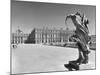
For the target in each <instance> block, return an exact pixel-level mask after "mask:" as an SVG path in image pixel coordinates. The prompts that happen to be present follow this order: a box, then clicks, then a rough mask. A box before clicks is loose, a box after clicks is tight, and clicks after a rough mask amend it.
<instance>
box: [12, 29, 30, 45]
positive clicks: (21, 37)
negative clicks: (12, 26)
mask: <svg viewBox="0 0 100 75" xmlns="http://www.w3.org/2000/svg"><path fill="white" fill-rule="evenodd" d="M28 35H29V34H25V33H23V32H22V31H21V30H20V29H18V30H16V32H15V33H12V34H11V44H23V43H24V42H25V40H26V39H27V37H28Z"/></svg>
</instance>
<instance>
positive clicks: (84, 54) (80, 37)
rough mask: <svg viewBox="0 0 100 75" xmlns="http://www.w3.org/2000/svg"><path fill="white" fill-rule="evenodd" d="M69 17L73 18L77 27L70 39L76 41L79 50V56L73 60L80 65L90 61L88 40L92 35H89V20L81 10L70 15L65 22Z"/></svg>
mask: <svg viewBox="0 0 100 75" xmlns="http://www.w3.org/2000/svg"><path fill="white" fill-rule="evenodd" d="M68 18H70V19H72V22H73V24H74V25H75V27H76V30H75V34H74V35H73V36H71V37H70V39H72V40H74V41H76V44H77V46H78V50H79V58H78V59H77V60H76V61H73V62H75V63H78V64H79V65H80V64H86V63H88V54H89V53H90V51H89V49H88V42H89V41H90V37H89V35H88V34H89V30H88V24H89V21H88V19H87V18H86V17H85V15H84V14H83V15H82V14H80V13H79V12H77V13H75V14H71V15H68V16H67V17H66V20H65V22H67V19H68Z"/></svg>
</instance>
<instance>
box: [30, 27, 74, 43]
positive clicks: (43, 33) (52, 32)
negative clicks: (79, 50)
mask: <svg viewBox="0 0 100 75" xmlns="http://www.w3.org/2000/svg"><path fill="white" fill-rule="evenodd" d="M32 34H34V35H32V36H30V37H34V42H33V43H44V44H56V43H66V42H68V41H69V37H70V36H71V35H72V34H73V31H69V30H68V29H66V30H63V29H48V28H45V29H39V28H34V30H33V33H32ZM30 35H31V34H30Z"/></svg>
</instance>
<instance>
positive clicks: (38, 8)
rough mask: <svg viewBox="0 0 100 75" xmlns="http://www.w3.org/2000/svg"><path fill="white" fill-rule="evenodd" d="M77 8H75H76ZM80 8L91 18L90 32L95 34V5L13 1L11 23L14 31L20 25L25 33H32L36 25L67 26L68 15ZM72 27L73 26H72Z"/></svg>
mask: <svg viewBox="0 0 100 75" xmlns="http://www.w3.org/2000/svg"><path fill="white" fill-rule="evenodd" d="M74 9H75V10H74ZM77 10H80V11H81V12H82V13H84V14H85V15H86V16H87V18H88V19H89V26H88V27H89V31H90V34H93V35H94V34H95V26H96V23H95V14H96V13H95V10H96V7H95V6H84V5H70V4H54V3H40V2H24V1H12V5H11V25H12V32H15V31H16V29H17V28H18V26H19V27H20V29H21V30H22V31H23V32H25V33H30V32H31V30H32V29H33V28H34V27H37V28H38V27H39V28H43V27H48V28H53V27H55V28H58V29H59V28H66V27H67V25H65V18H66V15H68V14H70V13H74V12H76V11H77ZM70 28H72V26H71V27H70Z"/></svg>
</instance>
